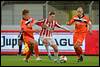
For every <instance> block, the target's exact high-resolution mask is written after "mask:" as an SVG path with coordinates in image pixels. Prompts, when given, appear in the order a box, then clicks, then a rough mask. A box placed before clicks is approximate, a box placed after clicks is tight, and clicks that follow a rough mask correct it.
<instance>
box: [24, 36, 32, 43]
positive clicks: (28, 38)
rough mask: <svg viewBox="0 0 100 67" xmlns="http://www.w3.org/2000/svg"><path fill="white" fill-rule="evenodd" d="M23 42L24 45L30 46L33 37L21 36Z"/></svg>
mask: <svg viewBox="0 0 100 67" xmlns="http://www.w3.org/2000/svg"><path fill="white" fill-rule="evenodd" d="M23 40H24V42H25V43H27V44H30V42H31V41H34V37H33V38H31V37H28V36H23Z"/></svg>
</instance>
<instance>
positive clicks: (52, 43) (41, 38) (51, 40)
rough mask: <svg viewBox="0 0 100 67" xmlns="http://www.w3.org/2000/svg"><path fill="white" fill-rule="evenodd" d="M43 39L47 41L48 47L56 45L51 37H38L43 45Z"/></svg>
mask: <svg viewBox="0 0 100 67" xmlns="http://www.w3.org/2000/svg"><path fill="white" fill-rule="evenodd" d="M44 39H46V40H47V41H48V43H49V45H55V44H56V42H55V41H54V39H53V38H52V37H42V36H40V40H41V41H42V43H43V40H44Z"/></svg>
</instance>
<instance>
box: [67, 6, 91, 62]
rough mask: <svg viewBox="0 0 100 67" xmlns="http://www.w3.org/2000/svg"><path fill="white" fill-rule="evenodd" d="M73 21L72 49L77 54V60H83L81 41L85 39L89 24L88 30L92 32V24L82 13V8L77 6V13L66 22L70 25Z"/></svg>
mask: <svg viewBox="0 0 100 67" xmlns="http://www.w3.org/2000/svg"><path fill="white" fill-rule="evenodd" d="M73 23H75V31H74V35H73V42H74V49H75V52H76V55H77V56H78V62H82V61H83V56H82V54H83V53H82V48H81V46H82V42H83V40H84V39H85V36H86V33H87V32H88V26H89V31H90V33H92V30H91V28H92V24H91V21H90V19H89V18H88V17H87V16H86V15H85V14H84V12H83V8H82V7H79V8H78V9H77V15H76V16H74V17H73V18H72V19H71V20H70V21H69V22H68V23H67V25H71V24H73Z"/></svg>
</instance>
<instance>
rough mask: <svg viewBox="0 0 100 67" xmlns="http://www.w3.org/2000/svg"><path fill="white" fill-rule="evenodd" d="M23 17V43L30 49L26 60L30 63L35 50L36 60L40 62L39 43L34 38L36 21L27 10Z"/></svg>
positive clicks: (24, 11) (23, 12)
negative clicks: (33, 27)
mask: <svg viewBox="0 0 100 67" xmlns="http://www.w3.org/2000/svg"><path fill="white" fill-rule="evenodd" d="M22 16H23V19H22V20H21V30H22V34H23V41H24V44H25V45H27V46H28V49H29V50H28V49H27V50H28V51H27V52H26V53H25V54H26V58H25V59H24V60H25V61H26V62H28V60H29V58H30V56H31V54H32V52H33V48H34V51H35V56H36V58H37V59H39V60H40V58H39V50H38V43H37V42H36V40H34V36H33V33H34V30H33V29H32V26H33V24H34V22H35V19H33V18H31V17H30V16H29V10H26V9H24V10H23V11H22Z"/></svg>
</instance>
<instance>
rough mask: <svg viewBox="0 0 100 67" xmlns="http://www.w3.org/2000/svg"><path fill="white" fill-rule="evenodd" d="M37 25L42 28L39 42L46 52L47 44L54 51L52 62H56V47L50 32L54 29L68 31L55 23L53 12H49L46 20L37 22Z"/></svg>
mask: <svg viewBox="0 0 100 67" xmlns="http://www.w3.org/2000/svg"><path fill="white" fill-rule="evenodd" d="M37 25H39V26H42V30H41V31H40V40H42V42H43V44H44V45H45V47H46V49H47V50H49V49H48V44H49V45H50V46H51V47H52V48H53V49H54V55H55V59H54V61H58V47H57V45H56V43H55V41H54V40H53V38H52V32H53V30H54V28H55V27H58V28H61V29H64V30H66V31H68V29H66V28H64V27H63V26H61V25H59V24H58V23H57V21H56V20H55V13H54V12H49V15H48V18H47V19H45V20H43V21H41V22H38V23H37ZM49 57H51V55H49Z"/></svg>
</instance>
